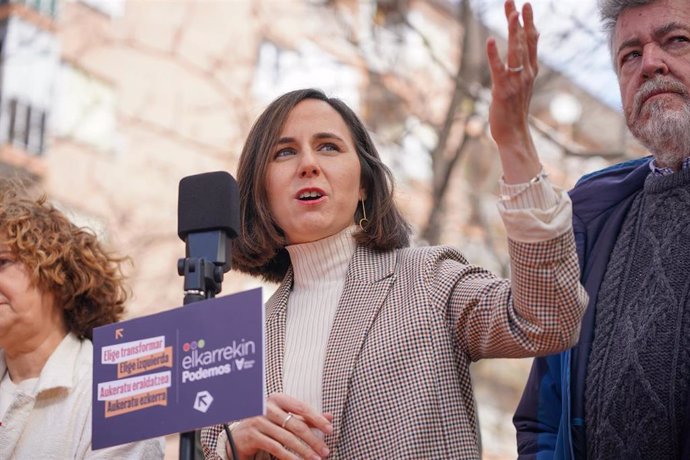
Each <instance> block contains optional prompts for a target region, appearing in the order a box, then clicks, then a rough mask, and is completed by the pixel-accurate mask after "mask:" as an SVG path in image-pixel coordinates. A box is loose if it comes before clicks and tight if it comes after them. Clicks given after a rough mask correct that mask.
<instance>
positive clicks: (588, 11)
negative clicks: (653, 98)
mask: <svg viewBox="0 0 690 460" xmlns="http://www.w3.org/2000/svg"><path fill="white" fill-rule="evenodd" d="M516 3H517V4H518V8H521V6H522V4H523V3H524V1H522V0H516ZM473 4H474V6H475V11H477V13H478V14H479V15H480V16H481V17H482V18H483V20H484V22H485V23H486V24H487V25H488V26H489V27H490V28H491V29H493V30H495V31H496V32H497V33H501V34H503V35H505V33H506V30H507V29H506V21H505V16H504V14H503V6H502V5H503V0H473ZM532 7H533V9H534V15H535V23H536V25H537V28H538V29H539V32H540V39H539V46H540V48H539V54H540V58H541V59H542V60H543V61H544V62H545V63H546V64H547V65H549V66H551V67H554V68H556V69H557V70H560V71H561V72H563V73H564V74H565V75H567V76H568V77H569V78H570V79H571V80H573V81H574V82H576V83H577V84H578V85H579V86H581V87H583V88H584V89H586V90H588V91H589V92H590V93H591V94H593V95H594V96H596V97H598V98H599V99H600V100H602V101H603V102H605V103H606V104H608V105H609V106H611V107H613V108H615V109H618V110H620V107H621V103H620V94H619V91H618V83H617V80H616V75H615V73H614V72H613V68H612V65H611V58H610V55H609V50H608V46H607V43H606V38H605V36H604V34H603V33H602V32H601V24H600V22H599V14H598V11H597V7H596V0H532Z"/></svg>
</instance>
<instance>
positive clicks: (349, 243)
mask: <svg viewBox="0 0 690 460" xmlns="http://www.w3.org/2000/svg"><path fill="white" fill-rule="evenodd" d="M357 230H359V229H358V228H357V226H354V225H353V226H351V227H348V228H346V229H345V230H343V231H341V232H340V233H337V234H335V235H333V236H330V237H328V238H324V239H323V240H319V241H314V242H311V243H304V244H295V245H291V246H287V250H288V252H289V253H290V261H291V263H292V269H293V272H294V283H293V287H292V291H291V292H290V297H289V299H288V304H287V319H286V324H285V337H286V340H285V358H284V359H285V361H284V366H283V390H284V391H285V393H286V394H289V395H290V396H294V397H295V398H297V399H299V400H301V401H304V402H306V403H308V404H309V405H311V406H312V407H313V408H315V409H316V410H317V411H318V412H321V375H322V374H323V365H324V360H325V358H326V344H327V343H328V336H329V334H330V332H331V326H332V325H333V319H334V318H335V311H336V309H337V307H338V301H339V300H340V295H341V294H342V292H343V287H344V285H345V275H346V274H347V268H348V266H349V264H350V260H351V259H352V255H353V254H354V252H355V248H356V246H357V244H356V242H355V239H354V237H353V234H354V233H355V232H356V231H357Z"/></svg>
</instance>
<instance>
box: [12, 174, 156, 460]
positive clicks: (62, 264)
mask: <svg viewBox="0 0 690 460" xmlns="http://www.w3.org/2000/svg"><path fill="white" fill-rule="evenodd" d="M122 261H123V259H122V258H119V257H116V256H114V255H111V254H110V253H108V252H107V251H106V250H105V249H104V248H103V247H102V246H101V244H100V243H99V242H98V240H97V239H96V236H95V235H94V234H93V233H91V232H89V231H87V230H85V229H81V228H78V227H76V226H75V225H74V224H72V223H71V222H70V221H69V220H68V219H67V218H66V217H65V216H64V214H62V213H61V212H60V211H58V210H57V209H55V208H54V207H53V206H52V205H50V204H48V203H47V202H46V199H45V197H42V198H39V199H34V198H32V197H31V195H30V194H29V193H28V192H27V191H26V190H25V189H24V187H23V186H22V185H20V182H19V181H17V180H9V179H2V178H0V420H1V421H2V425H1V426H0V456H1V457H2V458H17V459H29V458H31V459H33V458H77V459H82V458H89V459H91V458H152V459H154V458H162V457H163V450H162V443H161V440H158V439H157V440H148V441H143V442H138V443H132V444H126V445H123V446H118V447H113V448H109V449H102V450H98V451H92V450H91V386H92V362H93V346H92V344H91V341H90V339H91V338H92V333H93V328H94V327H98V326H102V325H105V324H109V323H112V322H116V321H118V320H119V319H120V318H121V317H122V314H123V312H124V304H125V301H126V299H127V292H126V290H125V286H124V279H123V275H122V272H121V270H120V264H121V262H122Z"/></svg>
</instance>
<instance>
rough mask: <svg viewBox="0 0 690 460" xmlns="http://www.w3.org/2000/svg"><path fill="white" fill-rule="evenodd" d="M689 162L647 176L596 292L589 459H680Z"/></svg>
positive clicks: (689, 331) (689, 349)
mask: <svg viewBox="0 0 690 460" xmlns="http://www.w3.org/2000/svg"><path fill="white" fill-rule="evenodd" d="M689 286H690V170H682V171H679V172H676V173H674V174H671V175H669V176H661V177H660V176H651V175H650V177H648V178H647V181H646V182H645V185H644V190H643V192H642V193H641V194H640V195H639V196H638V197H637V198H636V200H635V201H634V202H633V204H632V207H631V209H630V211H629V213H628V215H627V217H626V219H625V222H624V224H623V227H622V228H621V233H620V235H619V237H618V241H617V243H616V246H615V248H614V250H613V253H612V254H611V258H610V260H609V263H608V266H607V271H606V275H605V277H604V280H603V283H602V286H601V290H600V293H599V297H598V299H597V301H596V313H595V315H596V316H595V329H594V342H593V344H592V350H591V354H590V360H589V364H588V367H587V380H586V392H585V426H586V435H587V446H588V447H587V449H588V452H587V455H588V458H589V459H650V458H653V459H675V458H678V456H679V455H680V454H679V449H680V447H679V436H680V435H681V432H682V430H683V428H684V427H685V423H688V421H685V420H683V419H682V418H683V413H684V408H685V407H686V404H687V398H688V386H689V385H690V301H689V295H688V288H689Z"/></svg>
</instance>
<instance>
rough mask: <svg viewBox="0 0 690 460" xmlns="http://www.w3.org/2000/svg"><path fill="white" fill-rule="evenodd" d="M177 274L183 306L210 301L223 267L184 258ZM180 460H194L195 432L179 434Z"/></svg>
mask: <svg viewBox="0 0 690 460" xmlns="http://www.w3.org/2000/svg"><path fill="white" fill-rule="evenodd" d="M177 273H178V274H179V275H180V276H184V305H189V304H190V303H193V302H199V301H201V300H206V299H211V298H213V297H215V296H216V294H218V293H219V292H220V290H221V285H222V283H223V267H222V266H218V265H216V264H215V263H213V262H209V261H208V260H206V259H205V258H203V257H186V258H184V259H179V260H178V261H177ZM179 458H180V460H195V459H196V432H195V431H188V432H185V433H180V449H179Z"/></svg>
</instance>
